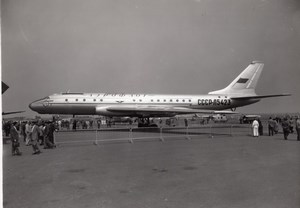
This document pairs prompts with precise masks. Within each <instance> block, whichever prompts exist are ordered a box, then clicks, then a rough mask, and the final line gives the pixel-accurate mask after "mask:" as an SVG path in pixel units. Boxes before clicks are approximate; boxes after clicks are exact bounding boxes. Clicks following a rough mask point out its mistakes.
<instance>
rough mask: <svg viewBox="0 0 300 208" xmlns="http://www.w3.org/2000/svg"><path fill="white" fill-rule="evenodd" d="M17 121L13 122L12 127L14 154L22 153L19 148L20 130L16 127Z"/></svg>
mask: <svg viewBox="0 0 300 208" xmlns="http://www.w3.org/2000/svg"><path fill="white" fill-rule="evenodd" d="M16 125H17V122H13V124H12V127H11V128H10V138H11V145H12V149H11V152H12V155H22V153H21V152H20V150H19V146H20V143H19V132H18V131H17V128H16Z"/></svg>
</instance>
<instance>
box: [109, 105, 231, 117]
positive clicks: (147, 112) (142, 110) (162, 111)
mask: <svg viewBox="0 0 300 208" xmlns="http://www.w3.org/2000/svg"><path fill="white" fill-rule="evenodd" d="M106 110H107V111H109V112H115V113H128V114H134V115H138V116H150V117H155V116H157V117H160V116H175V115H178V114H197V113H198V114H201V113H203V114H217V113H222V114H233V113H234V112H232V111H207V110H199V109H193V108H187V107H176V106H161V105H134V106H132V105H128V106H124V105H122V106H110V107H107V108H106Z"/></svg>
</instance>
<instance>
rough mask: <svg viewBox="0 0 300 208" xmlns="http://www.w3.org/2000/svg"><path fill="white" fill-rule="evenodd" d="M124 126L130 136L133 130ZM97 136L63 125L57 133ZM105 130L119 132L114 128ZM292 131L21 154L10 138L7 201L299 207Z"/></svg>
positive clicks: (37, 205)
mask: <svg viewBox="0 0 300 208" xmlns="http://www.w3.org/2000/svg"><path fill="white" fill-rule="evenodd" d="M239 130H240V129H235V131H239ZM152 133H153V132H151V134H152ZM154 133H155V132H154ZM117 134H118V135H122V134H124V136H123V137H124V138H126V137H128V132H122V131H119V132H118V133H117ZM139 134H148V133H147V132H140V133H139ZM109 135H110V136H109ZM91 136H92V135H91V132H61V133H60V135H59V137H58V135H57V138H58V139H59V138H61V139H65V140H69V139H73V138H76V137H78V138H81V139H82V140H89V139H90V137H91ZM105 136H106V137H107V139H113V138H114V137H115V135H114V134H109V132H108V133H105ZM152 136H153V135H152ZM289 138H290V140H288V141H285V140H283V136H282V134H277V135H275V136H273V137H269V136H261V137H259V138H253V137H251V136H250V134H248V133H245V132H241V133H240V134H239V133H236V134H234V135H233V136H230V135H225V134H216V135H215V136H214V137H213V138H211V137H210V136H209V135H208V134H205V133H204V134H198V135H196V136H193V137H192V139H191V140H187V139H185V137H184V135H182V136H178V135H177V136H176V137H174V138H172V137H168V138H167V139H165V142H161V141H159V140H158V137H157V138H155V137H153V138H152V139H145V140H137V141H135V142H134V143H133V144H132V143H129V142H126V141H125V142H123V141H118V142H105V143H101V144H99V145H93V143H92V142H87V143H67V144H65V143H62V144H60V145H59V146H58V147H57V148H56V149H49V150H48V149H46V150H42V151H43V153H42V154H40V155H32V154H31V153H32V149H31V147H28V146H24V145H23V144H21V151H22V152H23V155H22V156H14V157H13V156H11V154H10V150H11V146H10V144H5V145H4V147H3V193H4V207H5V208H14V207H24V208H27V207H28V208H43V207H47V208H48V207H49V208H50V207H64V208H68V207H70V208H71V207H72V208H74V207H104V208H115V207H116V208H117V207H122V208H126V207H128V208H129V207H130V208H131V207H172V208H176V207H178V208H179V207H180V208H181V207H197V208H198V207H230V208H232V207H245V208H247V207H249V208H250V207H251V208H252V207H263V208H268V207H272V208H276V207H278V208H283V207H287V208H294V207H295V208H296V207H300V165H299V164H300V163H299V160H300V142H297V141H296V135H295V134H292V135H290V136H289ZM92 140H93V139H92ZM60 141H62V140H60Z"/></svg>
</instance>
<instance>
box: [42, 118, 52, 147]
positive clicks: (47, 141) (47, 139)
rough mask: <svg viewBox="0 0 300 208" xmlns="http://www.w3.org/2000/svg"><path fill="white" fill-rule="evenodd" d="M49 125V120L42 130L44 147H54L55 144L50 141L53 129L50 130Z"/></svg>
mask: <svg viewBox="0 0 300 208" xmlns="http://www.w3.org/2000/svg"><path fill="white" fill-rule="evenodd" d="M50 125H51V122H50V121H47V122H46V125H45V130H44V133H45V134H44V138H45V139H44V149H52V148H54V147H55V145H54V144H53V143H52V142H51V141H50V139H51V140H52V141H53V131H52V130H51V129H52V127H51V126H50Z"/></svg>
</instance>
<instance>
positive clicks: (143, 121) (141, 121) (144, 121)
mask: <svg viewBox="0 0 300 208" xmlns="http://www.w3.org/2000/svg"><path fill="white" fill-rule="evenodd" d="M138 127H158V126H157V124H155V123H153V121H150V118H138Z"/></svg>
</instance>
